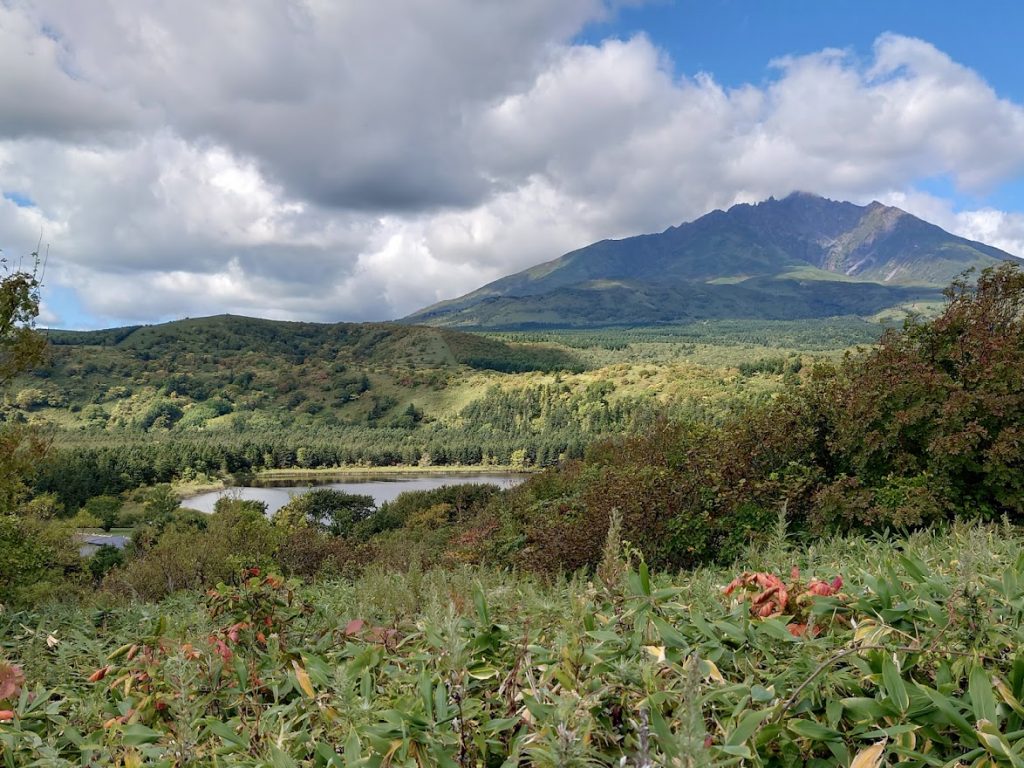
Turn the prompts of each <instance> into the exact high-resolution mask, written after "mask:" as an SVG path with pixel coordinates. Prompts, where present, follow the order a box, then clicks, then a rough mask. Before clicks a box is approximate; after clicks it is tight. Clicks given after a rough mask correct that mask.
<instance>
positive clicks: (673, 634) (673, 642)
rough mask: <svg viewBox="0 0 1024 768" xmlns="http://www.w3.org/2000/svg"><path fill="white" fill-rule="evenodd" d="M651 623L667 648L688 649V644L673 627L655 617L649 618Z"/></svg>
mask: <svg viewBox="0 0 1024 768" xmlns="http://www.w3.org/2000/svg"><path fill="white" fill-rule="evenodd" d="M651 622H652V623H653V624H654V628H655V629H657V630H658V636H659V637H660V638H661V642H663V643H664V644H665V645H666V646H668V647H669V648H689V647H690V644H689V643H688V642H687V640H686V638H685V637H683V635H682V634H681V633H680V632H679V630H678V629H676V628H675V627H673V626H672V625H671V624H669V623H668V622H667V621H665V620H664V619H661V618H659V617H657V616H652V617H651Z"/></svg>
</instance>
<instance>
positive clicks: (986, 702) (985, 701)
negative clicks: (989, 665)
mask: <svg viewBox="0 0 1024 768" xmlns="http://www.w3.org/2000/svg"><path fill="white" fill-rule="evenodd" d="M967 692H968V693H969V694H970V697H971V708H972V709H973V710H974V719H975V720H988V721H989V722H991V723H995V722H998V719H999V715H998V711H997V709H996V697H995V694H994V693H993V691H992V680H991V678H990V677H989V674H988V672H987V671H986V670H985V667H983V666H982V665H981V664H977V663H976V664H974V665H972V666H971V673H970V675H969V676H968V681H967Z"/></svg>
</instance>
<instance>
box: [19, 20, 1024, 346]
mask: <svg viewBox="0 0 1024 768" xmlns="http://www.w3.org/2000/svg"><path fill="white" fill-rule="evenodd" d="M126 9H127V10H126ZM1022 30H1024V5H1022V4H1020V3H1015V2H979V3H973V4H970V5H967V4H964V3H953V2H946V1H944V0H940V1H937V2H936V1H931V2H926V1H925V0H888V2H882V1H881V0H857V1H856V2H854V1H853V0H815V1H814V2H811V1H810V0H788V1H786V0H776V1H775V2H769V1H768V0H745V1H743V2H740V1H739V0H701V1H700V2H697V1H696V0H675V2H670V1H668V0H651V1H650V2H641V1H640V0H625V1H624V2H619V0H558V2H552V0H516V1H515V2H499V1H498V0H494V1H493V2H482V1H481V0H374V2H359V3H347V4H312V3H304V2H300V0H294V1H289V2H282V1H281V0H219V2H217V3H209V2H208V0H176V2H174V3H169V2H156V1H155V0H151V1H150V2H141V3H137V4H132V5H130V6H126V5H124V4H119V3H117V2H113V0H97V2H96V3H89V4H85V3H81V2H80V0H22V1H21V2H18V3H4V2H0V72H3V73H4V75H3V76H0V115H3V119H0V248H2V249H3V250H4V252H5V253H7V254H10V255H15V254H20V253H27V252H30V251H31V250H32V248H34V247H35V245H36V242H37V241H38V239H39V237H40V234H42V235H43V239H44V241H45V242H48V243H50V244H51V251H50V263H49V267H48V270H47V286H46V290H45V291H44V301H45V305H46V313H45V317H44V318H43V320H44V321H45V322H46V323H48V324H53V325H58V326H63V327H82V328H86V327H103V326H111V325H117V324H129V323H131V324H134V323H149V322H159V321H164V320H169V319H175V318H179V317H186V316H192V317H197V316H203V315H211V314H218V313H222V312H231V313H236V314H245V315H252V316H261V317H273V318H282V319H303V320H324V321H337V320H383V319H391V318H395V317H401V316H404V315H405V314H408V313H410V312H412V311H414V310H416V309H419V308H421V307H423V306H426V305H428V304H431V303H434V302H436V301H439V300H443V299H446V298H451V297H453V296H457V295H460V294H463V293H466V292H469V291H471V290H473V289H475V288H477V287H479V286H480V285H482V284H484V283H487V282H490V281H491V280H494V279H497V278H499V277H501V276H503V275H506V274H510V273H513V272H516V271H519V270H521V269H524V268H527V267H530V266H532V265H534V264H537V263H539V262H542V261H547V260H550V259H552V258H555V257H557V256H559V255H560V254H562V253H564V252H566V251H569V250H572V249H574V248H578V247H580V246H583V245H586V244H587V243H590V242H593V241H595V240H599V239H602V238H606V237H624V236H628V235H631V234H636V233H640V232H651V231H659V230H662V229H664V228H666V227H668V226H672V225H675V224H679V223H681V222H683V221H688V220H692V219H694V218H696V217H698V216H700V215H702V214H704V213H706V212H707V211H709V210H711V209H714V208H725V207H728V206H730V205H732V204H735V203H737V202H751V201H754V200H759V199H763V198H765V197H768V196H769V195H776V196H780V195H784V194H787V193H788V192H790V191H793V190H794V189H802V190H805V191H811V192H818V193H820V194H824V195H826V196H829V197H833V198H836V199H844V200H852V201H854V202H858V203H866V202H870V201H871V200H872V199H879V200H881V201H882V202H885V203H887V204H891V205H897V206H899V207H901V208H904V209H905V210H908V211H910V212H911V213H914V214H915V215H918V216H921V217H922V218H925V219H928V220H929V221H933V222H934V223H936V224H938V225H939V226H942V227H944V228H945V229H948V230H950V231H952V232H955V233H956V234H959V235H962V236H965V237H969V238H971V239H977V240H984V241H986V242H989V243H991V244H993V245H996V246H998V247H1000V248H1003V249H1004V250H1007V251H1010V252H1011V253H1015V254H1018V255H1022V256H1024V66H1021V63H1020V61H1019V50H1020V43H1019V39H1018V38H1019V36H1020V32H1021V31H1022ZM830 50H833V51H834V50H838V51H841V52H842V53H840V54H835V53H827V52H828V51H830ZM773 62H775V63H774V64H773ZM780 62H781V63H780Z"/></svg>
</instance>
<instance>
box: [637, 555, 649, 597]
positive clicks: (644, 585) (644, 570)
mask: <svg viewBox="0 0 1024 768" xmlns="http://www.w3.org/2000/svg"><path fill="white" fill-rule="evenodd" d="M640 588H641V589H642V590H643V593H644V594H645V595H646V596H647V597H650V596H651V571H650V569H649V568H648V567H647V563H644V562H641V563H640Z"/></svg>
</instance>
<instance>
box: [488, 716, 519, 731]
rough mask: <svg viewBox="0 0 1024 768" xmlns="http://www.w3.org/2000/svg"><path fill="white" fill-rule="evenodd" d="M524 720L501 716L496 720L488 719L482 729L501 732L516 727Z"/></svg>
mask: <svg viewBox="0 0 1024 768" xmlns="http://www.w3.org/2000/svg"><path fill="white" fill-rule="evenodd" d="M520 722H522V720H521V719H520V718H518V717H500V718H495V719H494V720H488V721H487V722H486V723H484V724H483V726H482V729H481V730H483V732H484V733H501V732H502V731H508V730H511V729H512V728H515V727H516V726H517V725H519V723H520Z"/></svg>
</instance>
